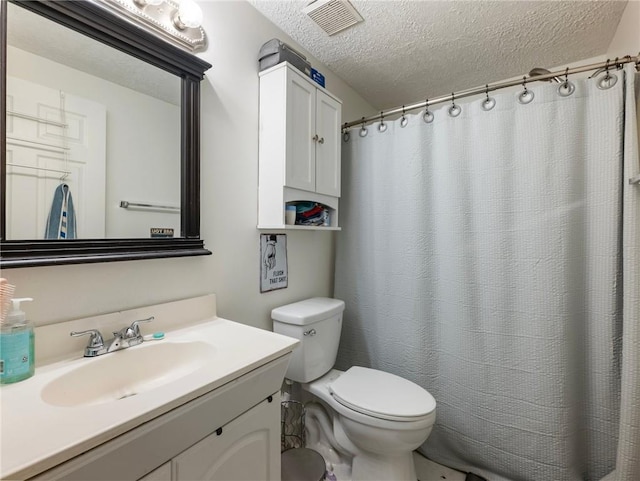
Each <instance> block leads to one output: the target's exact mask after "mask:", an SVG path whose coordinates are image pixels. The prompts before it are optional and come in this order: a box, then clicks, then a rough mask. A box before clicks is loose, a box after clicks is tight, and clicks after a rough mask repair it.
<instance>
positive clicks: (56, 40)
mask: <svg viewBox="0 0 640 481" xmlns="http://www.w3.org/2000/svg"><path fill="white" fill-rule="evenodd" d="M7 18H8V28H7V43H8V47H7V69H6V74H7V102H6V108H7V118H6V122H7V123H6V125H7V129H6V163H7V170H6V174H7V175H6V194H7V199H6V239H7V240H37V239H40V240H42V239H63V238H77V239H115V238H149V237H171V236H172V235H173V236H174V237H180V234H181V233H180V226H181V215H180V214H181V212H180V199H181V192H180V185H181V178H180V175H181V166H180V155H181V152H180V141H181V130H180V122H181V106H180V98H181V91H180V89H181V79H180V78H179V77H178V76H176V75H173V74H171V73H168V72H166V71H164V70H162V69H160V68H157V67H155V66H152V65H150V64H148V63H146V62H144V61H141V60H138V59H136V58H134V57H132V56H130V55H128V54H125V53H123V52H120V51H119V50H116V49H114V48H111V47H109V46H106V45H104V44H102V43H100V42H98V41H95V40H92V39H90V38H89V37H86V36H84V35H82V34H80V33H77V32H75V31H73V30H70V29H68V28H66V27H64V26H61V25H59V24H57V23H56V22H52V21H50V20H47V19H45V18H44V17H41V16H39V15H37V14H35V13H33V12H30V11H27V10H25V9H23V8H21V7H19V6H17V5H14V4H9V5H8V12H7ZM123 202H124V203H123ZM136 204H139V205H136ZM121 205H123V206H124V205H128V207H121Z"/></svg>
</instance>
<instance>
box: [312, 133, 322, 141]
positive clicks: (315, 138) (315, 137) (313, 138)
mask: <svg viewBox="0 0 640 481" xmlns="http://www.w3.org/2000/svg"><path fill="white" fill-rule="evenodd" d="M318 139H319V137H318V134H316V135H314V136H313V137H311V140H313V141H314V142H318ZM322 141H323V142H324V139H322Z"/></svg>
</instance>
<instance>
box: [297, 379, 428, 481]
mask: <svg viewBox="0 0 640 481" xmlns="http://www.w3.org/2000/svg"><path fill="white" fill-rule="evenodd" d="M302 389H304V390H305V391H307V392H308V393H310V394H312V395H313V396H314V397H315V398H316V399H317V400H318V401H320V402H321V404H322V406H324V408H325V409H326V410H327V412H328V415H329V417H330V418H332V420H333V433H332V434H333V437H334V439H335V442H336V443H337V445H338V446H336V448H337V449H338V450H339V451H340V450H341V451H342V452H343V453H346V454H348V455H349V456H351V457H352V466H351V470H352V479H353V481H365V480H368V481H375V480H380V481H383V480H384V481H390V480H394V481H400V480H402V481H405V480H406V481H409V480H411V481H415V480H416V473H415V467H414V464H413V455H412V451H413V450H414V449H416V448H417V447H419V446H420V445H421V444H422V443H424V441H426V439H427V437H428V436H429V434H430V433H431V428H432V427H433V424H434V422H435V407H436V402H435V399H433V397H432V396H431V395H430V394H429V393H428V392H427V391H425V390H424V389H422V388H420V387H419V386H417V385H416V384H414V383H412V382H410V381H407V380H406V379H403V378H401V377H398V376H395V375H393V374H389V373H385V372H382V371H377V370H374V369H367V368H362V367H352V368H350V369H348V370H347V371H346V372H341V371H338V370H335V369H332V370H331V371H330V372H329V373H328V374H326V375H325V376H323V377H321V378H320V379H317V380H315V381H313V382H310V383H305V384H302ZM371 390H387V392H386V393H385V394H386V396H381V397H372V396H370V391H371ZM390 400H392V402H391V403H390V402H389V401H390ZM325 434H327V435H328V436H329V434H328V433H325Z"/></svg>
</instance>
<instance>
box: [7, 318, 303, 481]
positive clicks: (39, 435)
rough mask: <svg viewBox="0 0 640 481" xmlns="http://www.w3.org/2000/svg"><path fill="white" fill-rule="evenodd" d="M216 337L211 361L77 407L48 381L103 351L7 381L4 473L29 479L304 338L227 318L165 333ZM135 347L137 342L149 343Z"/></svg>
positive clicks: (171, 338) (169, 338)
mask: <svg viewBox="0 0 640 481" xmlns="http://www.w3.org/2000/svg"><path fill="white" fill-rule="evenodd" d="M183 341H200V342H206V343H209V344H211V345H212V346H213V347H214V349H212V353H211V360H210V362H208V363H207V365H206V366H205V367H202V368H199V369H197V370H195V371H193V372H191V373H190V374H187V375H185V376H183V377H181V378H179V379H175V380H173V381H171V382H169V383H167V384H165V385H162V386H160V387H156V388H154V389H152V390H149V391H147V392H141V393H139V394H137V395H136V396H132V397H128V398H125V399H120V400H118V401H112V402H105V403H102V404H93V405H81V406H73V407H61V406H53V405H50V404H48V403H46V402H45V401H44V400H43V399H42V397H41V392H42V390H43V388H44V387H45V386H46V385H47V384H48V383H49V382H51V381H52V380H54V379H56V378H57V377H58V376H60V375H61V374H64V373H66V372H68V371H71V370H73V369H75V368H77V367H80V366H84V365H86V364H87V363H91V362H94V361H96V360H98V359H100V358H102V357H104V356H117V355H118V354H119V353H120V352H125V351H119V352H114V353H110V354H105V355H104V356H99V357H97V358H83V357H79V356H81V355H82V353H77V354H78V355H77V356H75V357H74V358H73V359H67V360H61V361H59V362H55V363H53V364H48V365H45V366H42V367H38V368H37V369H36V373H35V375H34V376H33V377H31V378H29V379H27V380H25V381H22V382H18V383H16V384H8V385H3V386H2V387H1V389H0V405H1V428H0V429H1V432H0V440H1V446H0V478H1V479H25V478H29V477H31V476H35V475H36V474H38V473H40V472H43V471H45V470H47V469H50V468H51V467H53V466H55V465H57V464H60V463H62V462H64V461H66V460H68V459H71V458H73V457H74V456H77V455H78V454H81V453H83V452H85V451H87V450H88V449H91V448H94V447H96V446H98V445H100V444H102V443H104V442H105V441H108V440H109V439H112V438H114V437H116V436H119V435H121V434H123V433H125V432H127V431H129V430H131V429H133V428H135V427H136V426H139V425H140V424H142V423H144V422H146V421H149V420H151V419H153V418H155V417H157V416H159V415H161V414H164V413H166V412H168V411H169V410H171V409H174V408H175V407H177V406H180V405H182V404H184V403H186V402H188V401H190V400H192V399H194V398H196V397H198V396H200V395H202V394H204V393H207V392H209V391H211V390H213V389H216V388H218V387H220V386H222V385H223V384H225V383H227V382H229V381H231V380H233V379H235V378H237V377H239V376H241V375H243V374H246V373H248V372H250V371H252V370H254V369H256V368H257V367H259V366H262V365H264V364H266V363H268V362H269V361H272V360H274V359H277V358H279V357H281V356H283V355H285V354H287V353H288V352H290V351H292V349H293V348H294V346H295V345H296V344H297V342H298V341H297V340H295V339H292V338H288V337H285V336H281V335H278V334H274V333H272V332H269V331H265V330H261V329H257V328H253V327H250V326H246V325H243V324H239V323H236V322H233V321H229V320H226V319H222V318H218V317H212V318H210V319H206V320H205V321H203V322H202V323H199V324H196V325H193V326H189V327H185V328H181V329H175V330H171V331H167V332H166V337H165V340H163V341H153V342H158V343H159V342H183ZM144 345H145V343H143V344H142V345H141V346H135V347H131V348H129V349H136V348H139V347H144Z"/></svg>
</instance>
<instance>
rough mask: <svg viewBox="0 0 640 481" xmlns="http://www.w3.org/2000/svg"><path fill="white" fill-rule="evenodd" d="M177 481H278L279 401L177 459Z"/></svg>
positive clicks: (265, 403) (256, 409)
mask: <svg viewBox="0 0 640 481" xmlns="http://www.w3.org/2000/svg"><path fill="white" fill-rule="evenodd" d="M172 463H173V474H174V476H173V479H174V481H195V480H198V481H247V480H261V481H271V480H273V481H278V480H279V479H280V399H279V397H278V396H273V398H272V401H271V402H269V401H268V400H265V401H263V402H261V403H260V404H258V405H257V406H256V407H254V408H252V409H250V410H249V411H247V412H245V413H244V414H242V415H241V416H239V417H237V418H236V419H234V420H233V421H231V422H230V423H229V424H227V425H225V426H223V427H222V431H221V432H220V434H217V433H213V434H211V435H209V436H207V437H206V438H204V439H203V440H202V441H200V442H199V443H197V444H195V445H194V446H192V447H191V448H189V449H187V450H186V451H185V452H183V453H182V454H180V455H179V456H177V457H175V458H174V459H173V461H172Z"/></svg>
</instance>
